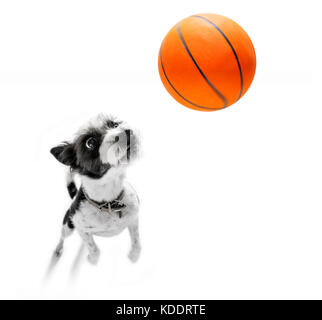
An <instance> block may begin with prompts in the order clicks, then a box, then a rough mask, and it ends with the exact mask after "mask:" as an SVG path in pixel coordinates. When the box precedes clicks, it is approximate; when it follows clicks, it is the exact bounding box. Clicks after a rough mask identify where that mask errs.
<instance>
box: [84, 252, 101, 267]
mask: <svg viewBox="0 0 322 320" xmlns="http://www.w3.org/2000/svg"><path fill="white" fill-rule="evenodd" d="M99 257H100V251H99V249H97V250H95V251H93V252H91V253H90V254H89V255H88V257H87V259H88V261H89V263H90V264H92V265H96V264H97V262H98V259H99Z"/></svg>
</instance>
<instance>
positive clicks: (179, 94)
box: [160, 45, 220, 111]
mask: <svg viewBox="0 0 322 320" xmlns="http://www.w3.org/2000/svg"><path fill="white" fill-rule="evenodd" d="M162 46H163V45H161V49H160V62H161V67H162V71H163V74H164V76H165V78H166V79H167V81H168V83H169V85H170V86H171V87H172V89H173V90H174V91H175V92H176V93H177V94H178V96H180V97H181V98H182V99H183V100H185V101H186V102H188V103H190V104H192V105H193V106H195V107H198V108H200V109H204V110H213V111H215V110H220V109H217V108H208V107H203V106H199V105H198V104H196V103H193V102H191V101H189V100H188V99H186V98H185V97H184V96H183V95H182V94H181V93H180V92H179V91H178V90H177V89H176V88H175V87H174V86H173V84H172V83H171V82H170V80H169V78H168V76H167V74H166V73H165V70H164V66H163V61H162Z"/></svg>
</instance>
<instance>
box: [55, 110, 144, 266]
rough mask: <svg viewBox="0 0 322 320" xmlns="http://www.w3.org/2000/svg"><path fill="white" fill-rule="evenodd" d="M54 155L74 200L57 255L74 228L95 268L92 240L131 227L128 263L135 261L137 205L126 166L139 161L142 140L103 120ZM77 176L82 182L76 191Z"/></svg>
mask: <svg viewBox="0 0 322 320" xmlns="http://www.w3.org/2000/svg"><path fill="white" fill-rule="evenodd" d="M50 151H51V153H52V154H53V155H54V157H55V158H56V159H57V160H58V161H60V162H61V163H63V164H64V165H66V166H69V170H68V174H67V188H68V192H69V194H70V196H71V198H72V199H74V200H73V202H72V204H71V206H70V208H69V209H68V211H67V213H66V215H65V218H64V221H63V228H62V233H61V239H60V241H59V244H58V245H57V248H56V250H55V254H56V255H57V256H60V255H61V254H62V251H63V245H64V240H65V238H66V237H67V236H69V235H70V234H71V233H72V231H73V230H74V229H75V228H76V230H77V231H78V233H79V234H80V236H81V238H82V240H83V241H84V243H85V245H86V247H87V249H88V251H89V255H88V260H89V261H90V262H91V263H92V264H96V263H97V261H98V258H99V249H98V247H97V245H96V244H95V242H94V238H93V236H94V235H95V236H106V237H108V236H114V235H117V234H119V233H120V232H122V231H123V230H124V229H126V228H128V230H129V233H130V237H131V242H132V246H131V250H130V252H129V259H130V260H131V261H133V262H136V261H137V260H138V258H139V255H140V251H141V246H140V239H139V230H138V209H139V200H138V197H137V194H136V192H135V191H134V190H133V188H132V187H131V186H130V185H129V184H127V183H126V182H125V181H124V178H125V172H126V168H127V166H128V164H129V163H130V162H132V161H133V160H134V159H135V158H137V156H138V152H139V139H138V135H137V134H136V133H135V132H134V131H133V130H132V129H130V128H129V127H128V125H127V124H125V123H124V122H121V121H118V120H116V119H115V118H112V117H108V116H104V115H99V116H98V117H96V118H95V119H93V120H91V121H90V122H89V124H87V125H86V126H85V127H84V128H82V129H80V131H79V132H78V133H77V134H76V137H75V138H74V140H73V141H72V142H64V143H62V144H60V145H58V146H57V147H54V148H52V149H51V150H50ZM75 175H76V176H79V177H80V187H79V188H78V189H77V187H76V183H75V180H74V178H75Z"/></svg>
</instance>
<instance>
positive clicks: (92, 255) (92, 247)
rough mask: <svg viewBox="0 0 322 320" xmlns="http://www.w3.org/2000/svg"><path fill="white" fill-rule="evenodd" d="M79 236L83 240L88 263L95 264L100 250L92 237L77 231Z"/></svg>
mask: <svg viewBox="0 0 322 320" xmlns="http://www.w3.org/2000/svg"><path fill="white" fill-rule="evenodd" d="M79 234H80V236H81V238H82V239H83V241H84V243H85V245H86V247H87V249H88V252H89V254H88V257H87V258H88V261H89V262H90V263H91V264H97V262H98V259H99V256H100V250H99V248H98V247H97V245H96V243H95V241H94V238H93V235H91V234H90V233H87V232H83V231H79Z"/></svg>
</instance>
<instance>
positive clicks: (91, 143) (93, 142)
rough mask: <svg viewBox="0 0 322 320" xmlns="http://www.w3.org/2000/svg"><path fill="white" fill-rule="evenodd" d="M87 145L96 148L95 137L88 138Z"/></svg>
mask: <svg viewBox="0 0 322 320" xmlns="http://www.w3.org/2000/svg"><path fill="white" fill-rule="evenodd" d="M85 145H86V148H87V149H90V150H94V149H95V148H96V145H97V141H96V139H95V138H93V137H91V138H88V139H87V140H86V143H85Z"/></svg>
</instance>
